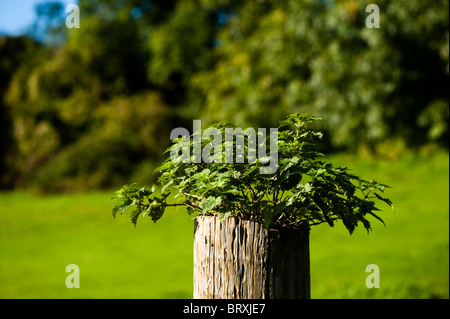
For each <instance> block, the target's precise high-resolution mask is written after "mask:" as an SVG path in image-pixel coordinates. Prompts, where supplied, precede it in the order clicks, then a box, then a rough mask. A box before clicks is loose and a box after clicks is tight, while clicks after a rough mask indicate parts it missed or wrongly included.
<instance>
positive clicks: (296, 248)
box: [194, 216, 311, 299]
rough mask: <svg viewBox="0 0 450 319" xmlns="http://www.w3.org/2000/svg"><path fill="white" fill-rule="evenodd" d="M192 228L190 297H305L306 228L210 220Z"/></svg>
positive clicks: (199, 220) (308, 291)
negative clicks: (191, 293) (268, 226)
mask: <svg viewBox="0 0 450 319" xmlns="http://www.w3.org/2000/svg"><path fill="white" fill-rule="evenodd" d="M194 228H195V230H194V231H195V232H194V234H195V235H194V298H198V299H204V298H207V299H275V298H293V299H309V298H311V289H310V270H309V229H279V230H269V229H266V228H264V226H263V225H262V224H260V223H258V222H255V221H249V220H241V219H238V218H234V217H230V218H227V219H225V220H224V221H223V222H221V221H220V220H219V218H218V217H216V216H197V217H196V219H195V226H194Z"/></svg>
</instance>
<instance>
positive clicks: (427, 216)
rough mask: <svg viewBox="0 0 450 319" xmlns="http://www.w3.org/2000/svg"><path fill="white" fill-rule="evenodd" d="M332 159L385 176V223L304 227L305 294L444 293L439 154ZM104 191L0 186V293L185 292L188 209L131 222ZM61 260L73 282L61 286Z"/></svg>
mask: <svg viewBox="0 0 450 319" xmlns="http://www.w3.org/2000/svg"><path fill="white" fill-rule="evenodd" d="M332 161H333V163H336V164H340V165H342V166H348V167H351V168H354V171H355V173H357V174H358V175H360V176H361V177H363V178H367V179H371V178H373V179H376V180H377V181H379V182H381V183H386V184H389V185H391V186H392V187H393V189H390V190H388V191H387V194H386V195H387V197H389V198H391V199H392V200H393V202H394V205H395V208H396V213H395V214H393V213H392V211H391V210H390V208H389V207H387V206H382V205H381V204H380V205H379V207H380V208H382V209H383V212H381V213H380V214H381V215H382V216H383V218H384V220H385V222H386V224H387V227H386V228H385V227H384V226H383V225H382V224H381V223H379V222H378V221H376V220H374V221H373V229H374V231H373V232H372V233H370V234H369V235H367V233H366V232H365V230H364V229H358V230H357V231H356V232H355V233H354V234H353V235H351V236H350V235H349V234H348V233H347V231H346V230H345V228H344V227H343V226H342V225H340V224H338V225H336V226H335V227H334V228H330V227H329V226H328V225H320V226H317V227H315V228H313V229H312V231H311V285H312V298H449V291H448V287H449V282H448V276H449V245H448V242H449V195H448V192H449V157H448V154H447V153H440V154H437V155H434V156H432V157H419V156H412V155H409V156H404V157H403V158H401V159H399V160H397V161H391V162H374V161H369V160H357V159H356V158H355V157H351V156H348V155H340V156H334V157H333V158H332ZM111 193H112V192H96V193H89V194H76V195H54V196H53V195H52V196H35V195H32V194H29V193H25V192H13V193H2V194H0V298H191V297H192V267H193V265H192V258H193V251H192V247H193V221H192V219H191V216H188V215H187V214H185V213H184V211H183V210H182V209H180V210H178V211H177V210H175V209H174V210H171V211H168V212H167V213H166V214H165V216H164V217H163V218H162V219H161V220H160V221H159V222H158V223H156V224H154V223H152V222H151V221H150V220H149V219H141V220H140V222H139V223H138V226H137V228H134V227H133V226H132V225H131V223H130V222H129V221H128V220H127V218H126V217H121V218H117V219H113V218H112V216H111V205H110V204H108V200H109V198H110V196H111ZM68 264H77V265H78V266H79V268H80V288H79V289H76V288H73V289H68V288H67V287H66V285H65V280H66V277H67V276H68V275H69V274H68V273H66V272H65V269H66V266H67V265H68ZM368 264H377V265H378V266H379V269H380V288H378V289H377V288H373V289H368V288H367V287H366V285H365V280H366V277H367V276H368V275H369V273H366V272H365V269H366V266H367V265H368Z"/></svg>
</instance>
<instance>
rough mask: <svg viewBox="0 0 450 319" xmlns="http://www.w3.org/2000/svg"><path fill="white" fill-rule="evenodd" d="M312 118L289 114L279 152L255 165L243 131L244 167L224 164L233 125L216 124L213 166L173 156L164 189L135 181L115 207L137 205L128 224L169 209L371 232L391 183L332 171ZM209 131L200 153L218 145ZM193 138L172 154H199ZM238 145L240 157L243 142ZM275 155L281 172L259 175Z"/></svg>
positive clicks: (167, 165)
mask: <svg viewBox="0 0 450 319" xmlns="http://www.w3.org/2000/svg"><path fill="white" fill-rule="evenodd" d="M313 120H317V118H314V117H308V116H306V115H301V114H292V115H290V116H288V117H287V119H286V120H284V121H282V122H281V123H280V125H279V129H280V131H279V134H278V140H277V143H278V152H276V153H275V152H273V150H272V149H270V151H271V152H269V149H267V150H266V151H267V152H265V153H266V154H267V155H266V156H265V157H259V158H258V159H256V160H255V161H253V162H252V161H250V160H249V154H250V151H251V149H250V148H249V145H250V144H249V136H248V135H245V134H242V137H243V138H244V140H245V143H244V144H243V146H244V152H243V153H244V158H245V161H244V163H235V161H232V162H227V161H226V159H225V157H226V156H227V154H226V147H227V146H226V143H227V139H226V138H225V129H226V128H233V126H232V125H230V124H224V123H219V124H217V125H214V126H213V127H215V128H217V129H218V130H219V131H220V132H221V136H222V142H221V143H220V144H217V141H215V143H216V145H218V146H219V149H217V148H214V149H211V150H212V151H213V152H212V154H213V155H211V156H212V157H213V158H214V161H212V162H211V163H205V162H200V163H196V162H198V161H196V160H195V158H194V157H195V155H194V154H192V155H191V156H190V158H189V161H185V160H181V158H178V160H176V158H173V157H172V156H170V157H168V158H167V159H166V160H165V161H164V162H163V164H162V165H161V166H160V167H159V168H157V170H156V171H158V172H160V173H161V176H160V177H159V182H160V183H161V189H160V191H158V188H157V187H156V186H153V187H152V188H151V189H148V188H145V187H143V188H140V189H138V188H137V187H136V185H134V184H129V185H125V186H124V187H123V188H122V189H121V190H119V191H117V192H116V193H115V195H114V196H113V198H112V201H114V202H115V203H116V206H115V207H114V208H113V216H114V217H115V216H116V215H117V213H120V214H123V213H124V212H125V211H126V210H127V209H128V208H134V209H133V210H132V212H131V213H130V220H131V221H132V223H133V224H135V225H136V222H137V219H138V218H139V216H140V215H143V216H145V215H148V216H149V217H151V219H152V220H153V221H155V222H156V221H157V220H158V219H159V218H161V216H162V215H163V213H164V211H165V209H166V208H167V207H169V206H185V207H186V208H187V211H188V212H189V213H194V212H195V213H199V214H207V215H217V216H219V217H220V218H221V219H224V218H227V217H229V216H236V217H239V218H242V219H252V220H256V221H259V222H261V223H264V225H265V226H266V227H292V228H299V227H309V226H312V225H317V224H320V223H324V222H327V223H328V224H329V225H330V226H333V225H334V221H335V220H342V222H343V224H344V225H345V227H346V228H347V229H348V231H349V232H350V233H352V232H353V231H354V229H355V227H356V226H357V225H358V223H362V225H363V226H364V228H366V229H367V231H369V230H370V229H371V226H370V222H369V220H368V219H367V216H368V215H371V216H373V217H375V218H376V219H378V220H380V221H381V222H383V221H382V219H381V218H380V217H379V216H378V215H377V214H376V213H375V211H377V210H378V209H377V208H376V207H375V203H374V201H373V199H379V200H382V201H384V202H386V203H387V204H389V205H391V206H392V203H391V201H390V200H389V199H386V198H384V197H382V196H381V195H380V194H379V192H383V191H384V190H385V188H386V187H387V185H383V184H380V183H377V182H376V181H366V180H364V179H362V178H360V177H358V176H356V175H353V174H351V173H349V172H348V169H347V168H342V167H333V165H332V164H331V163H327V162H326V161H323V160H320V159H321V158H323V154H321V153H319V152H317V151H314V150H313V149H312V145H314V143H313V142H314V140H315V139H317V138H318V137H321V135H322V134H321V133H320V132H316V131H314V130H311V129H310V128H308V127H307V124H308V123H309V122H311V121H313ZM207 130H208V129H205V130H203V131H202V142H201V144H202V149H205V147H206V146H207V145H208V144H210V143H211V142H212V140H213V139H212V138H211V137H210V136H208V135H207V134H206V137H205V136H203V133H205V132H206V131H207ZM197 134H198V132H197ZM266 138H268V137H266ZM215 139H216V138H214V140H215ZM194 141H195V137H194V134H193V135H192V136H191V137H190V139H189V141H187V140H186V139H184V140H183V139H182V138H179V139H177V140H176V142H175V143H174V144H173V145H172V146H171V147H170V148H169V149H168V151H167V152H170V151H171V150H172V149H173V148H176V149H177V150H178V149H179V148H180V145H179V144H178V143H187V146H188V147H189V148H190V149H192V150H194V147H195V142H194ZM219 141H220V140H219ZM228 143H229V141H228ZM232 143H233V147H234V149H235V150H236V157H237V153H238V151H237V147H238V145H237V138H236V139H233V142H232ZM258 144H262V145H263V146H264V143H258ZM266 145H267V143H266ZM184 146H186V145H184ZM184 146H183V147H184ZM211 150H209V151H210V152H211ZM193 153H194V152H193ZM171 154H172V152H171ZM217 155H219V156H220V157H219V158H217ZM273 156H277V157H278V166H277V170H276V171H275V172H272V173H271V174H263V173H261V170H260V168H261V167H262V166H265V165H264V164H265V163H267V157H273ZM236 161H237V160H236ZM171 193H173V194H175V196H174V199H175V200H176V202H175V203H168V202H167V200H168V198H169V194H171Z"/></svg>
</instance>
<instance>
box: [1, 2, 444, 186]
mask: <svg viewBox="0 0 450 319" xmlns="http://www.w3.org/2000/svg"><path fill="white" fill-rule="evenodd" d="M368 3H369V2H368V1H355V0H334V1H333V0H326V1H317V0H306V1H297V0H281V1H278V0H277V1H273V0H262V1H240V0H200V1H197V0H183V1H176V0H170V1H167V0H152V1H148V0H131V1H122V0H115V1H107V0H97V1H84V0H80V1H79V7H80V13H81V22H80V28H79V29H67V28H66V27H65V25H64V21H65V17H66V15H67V14H66V13H65V10H64V9H65V8H64V6H63V5H62V4H58V3H57V2H46V3H43V4H40V5H39V6H37V14H38V20H37V21H36V23H35V24H34V25H33V27H32V28H31V29H30V35H32V36H33V38H30V37H27V36H22V37H8V36H0V72H1V76H0V124H1V125H0V187H2V188H13V187H22V186H30V187H34V188H37V189H39V190H43V191H68V190H79V189H89V188H95V187H111V186H118V185H122V184H123V183H124V182H125V181H127V180H135V181H138V182H143V181H145V180H149V179H150V178H152V174H151V172H152V170H153V169H154V167H155V166H156V163H158V162H160V160H161V158H160V154H161V151H162V150H164V149H165V148H167V147H168V146H169V141H168V136H169V132H170V131H171V129H172V128H174V127H178V126H180V125H183V123H186V122H187V123H189V122H190V121H191V120H192V119H194V118H195V119H202V120H203V121H204V122H205V123H206V122H207V123H208V124H211V123H214V122H220V121H227V122H232V123H235V124H236V125H239V126H241V127H245V126H250V125H253V126H258V127H274V126H276V125H277V123H278V122H279V121H280V120H282V119H283V118H284V117H285V116H286V115H287V114H290V113H294V112H307V113H310V114H316V115H317V116H320V117H322V118H324V121H323V125H322V129H323V132H324V142H325V143H323V144H322V145H323V147H324V148H327V150H330V149H335V148H344V149H349V150H357V149H363V148H364V149H368V150H369V151H370V152H372V153H374V154H376V153H381V154H382V155H388V156H391V154H394V155H395V152H401V151H402V150H405V149H407V148H415V147H421V146H423V145H430V144H433V145H440V146H444V147H447V146H448V124H449V111H448V110H449V108H448V103H449V90H448V82H449V81H448V80H449V67H448V65H449V50H448V47H449V31H448V10H449V7H448V5H449V2H448V1H446V0H436V1H431V2H425V1H421V0H410V1H387V0H379V1H377V4H378V6H379V8H380V14H381V17H380V21H381V22H380V28H379V29H369V28H367V27H366V26H365V19H366V17H367V15H368V13H366V11H365V7H366V5H367V4H368ZM183 126H186V125H183Z"/></svg>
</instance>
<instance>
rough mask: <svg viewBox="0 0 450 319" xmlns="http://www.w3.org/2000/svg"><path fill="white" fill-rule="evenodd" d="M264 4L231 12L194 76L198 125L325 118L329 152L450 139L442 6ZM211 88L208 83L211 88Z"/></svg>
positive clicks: (413, 3)
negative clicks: (210, 59) (201, 99)
mask: <svg viewBox="0 0 450 319" xmlns="http://www.w3.org/2000/svg"><path fill="white" fill-rule="evenodd" d="M377 4H378V5H379V7H380V11H381V27H380V28H379V29H368V28H366V26H365V18H366V12H365V5H366V4H365V2H363V1H361V2H354V1H315V0H310V1H301V2H299V1H288V0H287V1H277V2H272V1H264V2H263V4H260V3H258V4H256V3H245V4H240V3H239V5H236V6H234V9H235V11H234V12H235V13H232V14H229V16H228V17H229V19H228V21H229V22H228V24H227V25H226V26H224V27H223V29H222V30H221V32H220V34H219V36H218V39H219V43H220V46H217V47H216V48H215V56H216V59H217V62H216V64H215V67H214V69H212V70H208V71H205V72H199V73H198V74H196V76H195V79H194V83H195V84H196V85H197V86H198V87H199V88H200V89H202V90H203V93H204V95H205V97H206V105H205V111H206V115H205V116H204V118H203V119H205V120H206V119H207V120H209V121H210V122H214V121H217V120H226V121H232V122H235V123H236V124H237V125H246V124H248V123H250V122H251V123H258V125H259V126H266V127H267V126H271V125H274V123H276V122H277V121H278V120H279V119H280V118H282V117H283V116H284V115H285V114H286V113H290V112H293V111H305V112H309V113H311V114H316V115H318V116H322V117H324V118H325V121H324V125H325V129H326V131H327V132H326V133H329V134H326V135H327V136H330V139H331V142H332V144H333V145H334V146H338V147H339V146H344V147H347V148H350V149H352V148H356V147H358V146H361V145H369V146H372V147H375V146H376V145H377V143H381V142H383V141H385V140H389V139H400V140H403V141H405V143H406V144H407V145H409V146H417V145H422V144H423V143H427V142H430V141H436V142H438V143H441V144H443V145H447V143H448V139H447V136H448V107H447V106H448V101H449V93H448V89H447V85H446V83H448V14H447V12H448V1H434V2H433V3H432V4H424V3H423V2H421V1H408V2H398V1H396V2H392V1H381V2H378V3H377ZM211 84H213V85H211Z"/></svg>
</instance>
